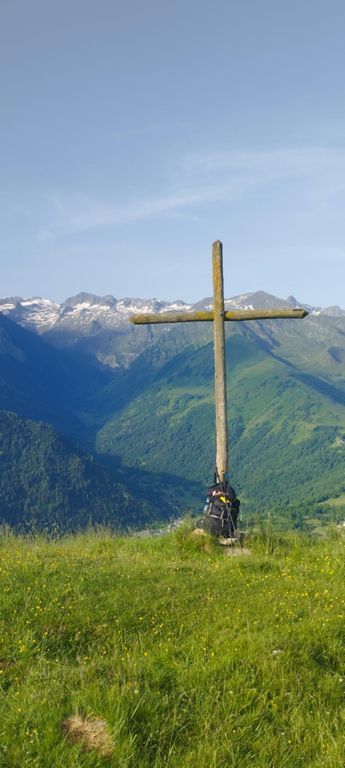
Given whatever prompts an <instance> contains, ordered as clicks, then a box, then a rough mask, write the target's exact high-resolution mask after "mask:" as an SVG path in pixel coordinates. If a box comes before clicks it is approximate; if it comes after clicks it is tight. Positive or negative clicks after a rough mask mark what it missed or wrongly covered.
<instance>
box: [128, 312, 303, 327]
mask: <svg viewBox="0 0 345 768" xmlns="http://www.w3.org/2000/svg"><path fill="white" fill-rule="evenodd" d="M308 314H309V312H307V310H306V309H267V310H266V309H243V310H242V309H234V310H232V311H231V312H224V320H228V321H234V320H236V321H238V320H278V319H284V318H303V317H306V316H307V315H308ZM213 319H214V313H213V312H212V311H211V312H171V313H170V312H162V313H161V314H159V315H156V314H147V315H133V317H131V318H130V322H131V323H133V325H150V324H153V323H198V322H202V321H205V320H213Z"/></svg>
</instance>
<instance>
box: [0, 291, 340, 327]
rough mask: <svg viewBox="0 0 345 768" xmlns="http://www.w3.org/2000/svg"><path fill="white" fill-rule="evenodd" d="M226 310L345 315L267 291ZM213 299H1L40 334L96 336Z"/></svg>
mask: <svg viewBox="0 0 345 768" xmlns="http://www.w3.org/2000/svg"><path fill="white" fill-rule="evenodd" d="M224 303H225V309H226V310H227V311H231V310H236V309H239V310H255V309H273V308H275V309H284V308H285V309H288V308H297V307H303V308H305V309H307V311H308V312H309V313H310V314H312V315H328V316H332V317H338V316H339V317H342V316H344V315H345V310H343V309H341V308H340V307H328V308H325V309H322V308H321V307H312V306H309V305H307V304H304V303H303V302H299V301H298V300H297V299H296V298H295V297H294V296H288V297H287V298H286V299H279V298H277V297H276V296H272V295H271V294H269V293H266V292H265V291H256V292H254V293H241V294H239V295H237V296H232V297H230V298H228V299H225V302H224ZM212 306H213V299H212V298H211V297H207V298H205V299H202V300H201V301H198V302H196V303H195V304H187V303H186V302H184V301H181V300H176V301H172V302H167V301H163V300H162V299H157V298H152V299H139V298H129V297H124V298H119V299H116V298H115V297H114V296H112V295H111V294H107V295H105V296H97V295H95V294H91V293H86V292H81V293H78V294H77V295H76V296H72V297H70V298H68V299H66V301H64V302H63V303H62V304H57V303H56V302H54V301H51V300H50V299H42V298H40V297H33V298H21V297H19V296H10V297H5V298H2V299H1V298H0V312H3V313H4V314H5V315H8V316H9V317H10V318H11V319H12V320H14V321H15V322H17V323H19V325H23V326H25V327H27V328H29V329H30V330H33V331H36V332H37V333H40V334H41V333H42V334H43V333H46V332H47V331H51V332H54V333H56V332H60V331H61V332H67V333H74V332H76V333H78V334H80V333H81V334H83V335H90V334H91V335H93V334H95V333H98V332H100V331H102V330H103V329H104V330H106V329H109V330H110V329H116V328H121V327H128V320H129V319H130V318H131V317H132V316H133V315H135V314H138V313H160V312H176V311H181V312H189V311H193V310H206V311H207V310H208V311H210V310H212Z"/></svg>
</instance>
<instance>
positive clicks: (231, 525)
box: [204, 474, 240, 539]
mask: <svg viewBox="0 0 345 768" xmlns="http://www.w3.org/2000/svg"><path fill="white" fill-rule="evenodd" d="M217 480H218V482H217ZM239 510H240V500H239V499H238V498H237V496H236V491H235V489H234V488H233V487H232V486H231V485H230V483H229V481H228V479H227V477H226V476H224V477H223V480H222V481H220V479H219V477H218V475H217V474H216V476H215V482H214V484H213V485H211V486H210V488H209V489H208V494H207V500H206V506H205V507H204V514H205V516H206V517H207V518H208V519H209V523H208V525H207V528H208V530H209V531H210V533H211V534H213V536H224V538H228V539H230V538H232V537H233V536H234V535H235V531H236V528H237V518H238V515H239Z"/></svg>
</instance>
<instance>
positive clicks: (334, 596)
mask: <svg viewBox="0 0 345 768" xmlns="http://www.w3.org/2000/svg"><path fill="white" fill-rule="evenodd" d="M246 546H247V547H248V548H249V549H250V554H249V555H248V554H247V555H245V554H241V553H239V554H238V556H236V557H232V556H228V555H226V553H225V551H224V550H223V549H222V548H221V547H220V546H218V545H217V544H216V543H215V542H213V541H211V540H210V539H209V538H208V537H200V538H197V537H195V536H193V535H192V534H191V532H190V531H189V530H188V527H184V528H181V529H178V530H177V531H175V532H173V533H170V534H167V535H164V536H161V537H158V536H157V537H155V536H148V537H146V538H145V537H143V538H140V537H116V536H114V535H111V534H110V533H108V532H106V531H100V532H91V531H90V532H87V533H85V534H81V535H77V536H74V537H73V536H71V537H65V538H61V539H59V540H56V541H53V540H51V541H49V540H45V539H44V538H24V537H16V536H13V535H11V534H8V533H7V532H6V531H5V532H3V534H2V536H1V541H0V556H1V573H0V575H1V594H2V606H1V633H0V635H1V651H0V677H1V716H0V733H1V736H0V765H1V766H2V767H3V768H29V767H30V768H32V767H35V768H77V767H78V768H79V767H80V768H96V766H97V767H100V766H104V767H106V766H112V767H114V768H115V767H116V768H136V767H137V766H139V767H140V768H163V766H164V767H166V766H169V767H170V768H182V767H183V768H184V767H186V768H187V767H188V768H189V767H190V768H192V766H193V768H194V766H200V768H212V767H213V768H221V767H223V766H224V768H230V766H234V767H235V766H236V768H237V767H238V766H241V768H249V767H253V766H255V767H256V768H302V766H303V767H306V768H336V767H338V766H339V768H343V766H344V755H345V579H344V575H345V538H343V536H342V534H341V533H338V532H337V531H332V530H329V533H328V534H327V536H326V537H325V538H323V539H322V540H321V539H317V538H316V537H313V538H312V537H308V536H307V535H303V534H297V533H296V534H294V533H290V534H284V535H283V534H282V535H278V534H272V533H269V532H266V533H260V534H256V535H254V534H252V536H251V537H248V540H247V542H246Z"/></svg>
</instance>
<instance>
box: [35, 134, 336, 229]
mask: <svg viewBox="0 0 345 768" xmlns="http://www.w3.org/2000/svg"><path fill="white" fill-rule="evenodd" d="M291 180H294V181H296V182H297V183H302V184H303V183H304V184H305V183H306V182H307V184H308V189H309V195H312V196H313V197H314V198H315V197H316V196H318V197H319V199H320V201H323V203H324V202H325V201H326V200H327V198H328V197H332V196H341V195H342V193H343V192H344V190H345V150H341V149H331V148H330V149H328V148H322V147H321V148H319V147H316V148H297V149H296V148H295V149H293V148H292V149H290V148H287V149H277V150H263V151H252V152H246V151H238V152H225V153H209V154H203V155H194V156H190V157H188V158H186V159H185V160H184V161H183V163H182V164H181V167H180V188H176V187H177V185H176V183H175V189H174V190H173V191H171V192H169V193H167V194H162V195H160V196H157V197H153V198H150V199H144V200H136V201H128V202H127V203H124V204H121V205H119V204H111V203H109V202H99V201H96V200H80V201H78V202H76V201H75V200H74V201H64V202H63V203H62V202H61V201H59V202H58V203H57V205H56V213H57V220H56V226H55V227H53V226H51V225H50V226H49V227H46V228H44V229H43V232H44V233H46V232H49V236H52V234H53V231H55V232H56V233H61V234H73V233H80V232H84V231H87V230H91V229H97V228H104V227H115V226H119V225H122V224H126V223H130V222H134V221H140V220H145V219H154V218H158V217H161V216H164V215H167V214H174V213H186V212H188V210H190V209H193V208H194V213H195V209H196V208H197V207H198V206H200V205H204V204H207V203H212V202H231V201H235V200H240V199H243V197H245V196H246V195H248V194H250V193H251V192H252V191H255V190H256V191H257V190H258V189H260V188H263V187H265V186H267V185H269V184H272V183H275V182H277V181H281V182H282V189H283V188H284V181H286V182H291ZM307 194H308V193H307V192H306V196H307ZM40 239H42V232H41V238H40ZM47 239H48V238H47Z"/></svg>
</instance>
